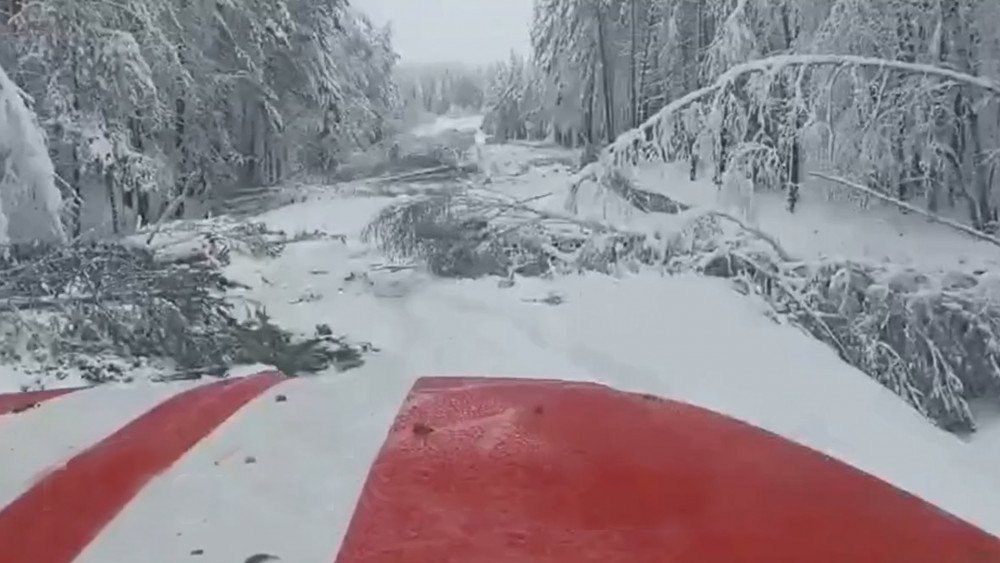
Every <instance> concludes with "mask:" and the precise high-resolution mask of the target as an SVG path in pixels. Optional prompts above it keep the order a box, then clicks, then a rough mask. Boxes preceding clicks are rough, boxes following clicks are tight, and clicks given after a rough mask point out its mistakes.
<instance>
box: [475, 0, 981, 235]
mask: <svg viewBox="0 0 1000 563" xmlns="http://www.w3.org/2000/svg"><path fill="white" fill-rule="evenodd" d="M997 23H1000V4H998V3H997V2H994V1H992V0H536V2H535V12H534V21H533V23H532V46H533V53H532V60H531V61H530V63H528V64H526V65H524V67H523V68H522V70H520V71H519V72H518V73H516V74H517V75H518V76H519V77H520V78H521V80H520V82H515V81H512V80H508V79H507V78H506V77H504V78H502V79H500V80H495V83H497V84H505V85H506V88H503V89H500V91H499V92H497V91H494V95H493V96H490V97H489V99H488V101H487V108H488V109H490V110H492V111H491V112H490V116H489V120H490V122H491V123H493V124H494V125H493V127H495V128H500V129H503V130H505V131H510V132H513V133H514V134H516V135H519V136H532V135H537V134H538V133H539V132H540V131H544V134H545V135H547V136H551V137H553V138H555V139H557V140H559V141H561V142H563V143H565V144H568V145H581V144H590V145H598V146H600V145H605V144H607V143H609V142H611V141H612V140H613V139H615V138H616V137H617V136H619V135H620V134H621V133H623V132H626V131H629V130H631V129H633V128H636V127H638V126H640V125H642V124H643V123H644V122H647V120H651V121H652V123H648V124H647V125H648V126H647V127H645V128H643V134H642V135H643V136H644V137H646V138H645V139H636V144H644V145H647V146H653V144H650V142H651V141H652V139H653V138H654V137H655V138H656V143H655V144H656V145H657V146H659V147H660V149H658V151H659V152H661V153H662V154H660V155H658V157H660V158H666V159H669V160H675V159H681V158H687V159H690V160H691V162H692V174H693V175H698V174H700V173H702V172H703V171H704V172H710V173H713V174H714V176H715V177H716V179H717V180H718V179H719V177H720V176H721V172H722V171H723V170H724V169H725V168H726V167H727V166H729V167H741V168H743V169H744V171H745V173H746V174H747V175H750V176H752V177H754V179H755V180H756V183H757V184H758V186H764V187H765V188H773V189H783V190H786V191H787V193H788V195H789V203H790V207H791V208H794V203H795V200H796V198H797V193H798V191H797V190H798V186H799V184H800V183H801V182H802V181H803V176H804V173H803V170H804V169H805V168H806V167H809V168H813V169H815V168H819V169H823V170H826V171H831V172H835V173H838V174H843V175H848V176H851V177H853V178H854V179H856V180H859V181H862V182H863V183H864V184H866V185H869V186H872V187H874V188H875V189H877V190H879V191H881V192H884V193H886V194H891V195H892V196H893V197H897V198H899V199H903V200H909V201H915V202H917V203H920V204H922V205H924V206H926V207H927V208H930V209H932V210H941V211H943V210H944V209H945V208H946V207H954V208H956V209H959V210H961V212H962V214H964V215H965V216H966V217H967V219H968V221H969V222H970V223H971V224H972V225H974V226H975V227H976V228H978V229H983V230H987V231H989V230H992V229H994V228H995V227H996V221H997V210H998V201H997V195H998V193H1000V178H998V174H997V173H996V172H997V165H998V163H1000V159H998V155H1000V151H998V150H997V147H998V146H1000V112H998V108H1000V104H998V95H997V92H996V91H995V90H991V89H990V88H984V87H983V84H980V82H979V81H980V79H985V82H989V81H990V80H992V79H995V78H996V77H997V76H1000V31H998V30H1000V26H997V25H996V24H997ZM790 55H794V56H797V57H799V58H797V59H794V60H793V59H788V58H787V57H788V56H790ZM781 57H786V58H785V59H781ZM831 57H832V58H831ZM838 57H840V58H838ZM851 57H854V58H853V59H852V58H851ZM865 61H867V62H865ZM885 61H892V62H895V63H902V64H895V65H886V64H884V62H885ZM741 65H743V66H741ZM507 66H509V65H507ZM734 69H735V70H734ZM933 69H944V70H948V71H954V72H955V73H958V74H956V75H952V76H950V77H949V76H945V75H943V74H941V73H937V72H927V71H928V70H933ZM502 72H503V73H509V70H508V69H505V70H503V71H502ZM959 75H960V76H961V78H960V79H956V78H955V77H956V76H959ZM970 79H971V80H970ZM515 84H516V86H515ZM706 88H707V89H708V90H705V91H704V92H701V93H700V94H699V92H700V91H701V90H703V89H706ZM702 94H704V95H702ZM686 96H689V97H690V98H689V99H686V98H685V97H686ZM633 156H634V155H633ZM706 164H712V168H711V169H709V170H703V169H704V165H706ZM758 189H759V188H758Z"/></svg>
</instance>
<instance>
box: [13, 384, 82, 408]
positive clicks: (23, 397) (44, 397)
mask: <svg viewBox="0 0 1000 563" xmlns="http://www.w3.org/2000/svg"><path fill="white" fill-rule="evenodd" d="M80 389H86V388H85V387H74V388H69V389H48V390H46V391H28V392H26V393H0V415H4V414H10V413H17V412H21V411H24V410H28V409H31V408H34V407H36V406H38V405H40V404H41V403H44V402H45V401H48V400H49V399H55V398H56V397H61V396H63V395H65V394H67V393H72V392H73V391H79V390H80Z"/></svg>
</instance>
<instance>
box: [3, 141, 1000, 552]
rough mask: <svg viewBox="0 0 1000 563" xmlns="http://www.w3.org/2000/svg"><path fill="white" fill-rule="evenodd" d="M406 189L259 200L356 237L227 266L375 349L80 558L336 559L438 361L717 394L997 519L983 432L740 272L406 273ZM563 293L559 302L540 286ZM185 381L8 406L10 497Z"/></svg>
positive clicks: (275, 220)
mask: <svg viewBox="0 0 1000 563" xmlns="http://www.w3.org/2000/svg"><path fill="white" fill-rule="evenodd" d="M497 150H501V149H497ZM530 154H531V150H530V148H527V147H515V148H511V149H510V150H508V151H507V152H505V153H502V154H500V155H496V154H494V157H495V158H498V159H499V162H497V166H496V167H495V168H496V170H498V171H500V172H501V174H500V176H499V177H498V178H496V179H495V181H494V187H495V188H496V189H499V190H505V191H508V192H510V193H516V194H517V195H518V196H526V195H530V194H532V193H546V192H550V191H555V190H559V189H565V187H566V186H567V184H568V171H567V169H566V168H565V167H564V166H562V165H559V164H551V163H550V164H545V165H543V166H534V167H532V166H527V165H526V164H525V163H524V162H523V161H522V160H521V159H522V158H523V157H524V155H530ZM390 201H392V200H391V199H390V198H387V197H383V196H375V197H361V196H359V195H358V193H357V191H352V190H338V189H337V188H334V187H331V188H328V189H326V190H325V191H322V192H320V193H316V194H314V197H311V198H310V199H309V200H308V201H306V202H302V203H296V204H294V205H291V206H287V207H284V208H281V209H278V210H275V211H271V212H268V213H266V214H264V215H263V216H261V217H259V219H260V220H262V221H264V222H266V223H268V224H269V225H270V226H271V227H273V228H277V229H283V230H285V231H287V232H290V233H292V232H297V231H312V230H323V231H325V232H328V233H339V234H343V235H345V239H344V240H343V241H340V240H313V241H307V242H299V243H295V244H291V245H289V246H288V248H286V249H285V251H284V252H283V253H282V254H281V255H280V256H278V257H276V258H273V259H268V260H254V259H251V258H248V257H243V256H235V257H234V260H233V263H232V264H231V265H230V266H229V270H228V273H229V274H230V275H231V276H232V277H234V278H235V279H237V280H238V281H241V282H243V283H245V284H247V285H248V286H249V287H250V289H249V290H246V291H245V295H244V296H245V297H246V298H247V299H249V300H253V301H256V302H259V303H261V304H263V305H264V306H266V307H267V309H268V311H269V313H270V314H271V315H272V316H273V317H274V318H275V319H276V320H277V321H278V322H279V323H280V324H283V325H285V326H288V327H290V328H293V329H301V330H303V331H308V332H311V331H312V330H313V328H314V327H315V326H316V325H317V324H321V323H322V324H327V325H329V326H330V327H331V328H332V329H333V330H334V331H335V332H342V333H344V334H347V335H348V336H349V337H350V338H351V339H354V340H362V341H370V342H371V343H373V344H374V345H375V346H377V347H378V348H379V349H380V351H379V352H377V353H374V354H372V355H370V356H369V357H367V358H366V363H365V364H364V365H363V366H362V367H360V368H358V369H354V370H350V371H348V372H345V373H342V374H334V373H330V374H325V375H321V376H317V377H310V378H303V379H297V380H292V381H288V382H285V383H283V384H282V385H281V386H279V387H278V388H276V389H273V390H271V391H268V392H266V393H265V394H264V395H263V396H262V397H261V398H260V399H259V400H256V401H254V402H252V403H250V404H249V405H247V406H246V407H244V408H243V409H242V410H240V411H239V412H238V413H237V416H235V417H234V418H232V419H230V420H229V421H227V422H225V423H224V424H223V426H222V427H220V428H219V430H218V431H217V432H214V433H212V434H211V435H209V436H208V437H207V438H206V439H205V440H204V441H203V442H201V443H200V444H199V445H198V447H197V448H195V449H194V450H193V451H191V452H190V453H188V454H187V455H185V456H184V457H182V458H181V460H180V461H179V462H178V464H177V465H175V466H174V467H172V468H171V469H170V470H169V471H167V472H166V473H164V474H162V475H160V476H159V477H158V478H156V479H154V480H153V481H152V482H151V483H150V484H149V485H148V486H147V487H146V488H145V489H144V490H143V492H142V493H141V495H139V496H138V497H137V498H136V499H135V500H134V501H133V502H131V503H130V504H129V505H128V506H127V507H126V508H125V510H124V512H122V514H121V515H120V516H119V517H117V518H115V519H114V520H113V521H112V522H111V524H110V525H109V526H108V527H107V528H106V529H105V530H104V531H103V532H102V533H101V535H100V536H99V537H98V538H97V539H96V540H95V541H94V542H93V543H91V544H90V545H89V547H88V548H87V549H86V551H85V552H84V553H83V555H82V556H81V557H80V558H79V559H78V561H80V562H83V563H98V562H100V563H108V562H111V563H115V562H118V561H121V562H123V563H124V562H125V561H145V562H148V563H168V562H169V563H173V562H176V561H179V560H182V558H185V559H184V560H186V557H188V556H191V555H192V554H198V555H201V554H204V555H205V557H206V558H205V559H204V560H206V561H220V562H222V561H243V560H245V559H246V558H247V557H248V556H250V555H252V554H254V553H273V554H280V555H281V557H282V559H281V560H282V561H295V562H300V561H301V562H312V561H329V557H330V555H331V554H332V553H335V552H336V551H337V548H338V546H339V545H340V541H341V539H342V537H343V535H344V533H345V530H346V526H347V524H348V522H349V519H350V517H351V514H352V512H353V509H354V503H355V500H356V499H357V496H358V494H359V492H360V490H361V486H362V484H363V480H364V477H365V474H366V472H367V468H368V467H369V466H370V464H371V463H372V461H373V460H374V458H375V455H376V453H377V450H378V448H379V446H380V445H381V443H382V440H383V439H384V437H385V435H386V431H387V428H388V427H389V425H390V424H391V421H392V419H393V417H394V416H395V415H396V413H397V410H398V408H399V405H400V403H401V401H402V400H403V399H404V397H405V396H406V394H407V392H408V390H409V389H410V387H411V386H412V384H413V383H414V381H415V380H416V379H417V378H418V377H420V376H425V375H487V376H513V377H541V378H560V379H570V380H586V381H597V382H602V383H606V384H609V385H611V386H614V387H616V388H619V389H622V390H626V391H637V392H644V393H652V394H656V395H661V396H664V397H669V398H672V399H677V400H681V401H685V402H689V403H692V404H695V405H699V406H704V407H708V408H710V409H713V410H717V411H720V412H723V413H727V414H729V415H731V416H733V417H736V418H738V419H741V420H744V421H747V422H750V423H752V424H754V425H757V426H759V427H762V428H764V429H767V430H770V431H773V432H775V433H777V434H779V435H782V436H785V437H787V438H790V439H792V440H795V441H797V442H799V443H801V444H804V445H807V446H810V447H812V448H814V449H816V450H819V451H822V452H825V453H828V454H830V455H832V456H834V457H836V458H839V459H841V460H844V461H846V462H848V463H850V464H852V465H854V466H856V467H858V468H860V469H862V470H864V471H867V472H870V473H872V474H875V475H877V476H879V477H881V478H883V479H885V480H887V481H889V482H891V483H893V484H895V485H897V486H899V487H901V488H903V489H905V490H907V491H909V492H912V493H914V494H915V495H917V496H919V497H921V498H923V499H925V500H928V501H930V502H932V503H934V504H936V505H938V506H939V507H941V508H943V509H945V510H947V511H949V512H952V513H954V514H956V515H958V516H960V517H962V518H963V519H966V520H968V521H969V522H972V523H974V524H976V525H978V526H980V527H982V528H983V529H985V530H987V531H989V532H991V533H993V534H1000V477H998V473H997V471H996V470H995V469H996V468H995V467H994V466H993V465H992V463H994V461H990V460H991V459H992V458H990V457H989V456H984V455H982V452H981V451H980V450H979V449H977V444H975V443H973V444H969V443H966V442H963V441H961V440H959V439H958V438H956V437H955V436H953V435H950V434H948V433H945V432H943V431H941V430H939V429H937V428H936V427H934V426H933V425H931V424H930V423H928V422H927V421H926V420H924V419H923V418H922V417H921V416H920V415H918V414H917V413H916V412H915V411H914V410H913V409H911V408H910V407H909V406H907V405H906V404H905V403H904V402H903V401H902V400H900V399H899V398H898V397H896V396H895V395H893V394H892V393H891V392H889V391H887V390H886V389H884V388H882V387H881V386H880V385H878V384H877V383H876V382H874V381H873V380H872V379H871V378H869V377H867V376H866V375H864V374H862V373H860V372H859V371H857V370H855V369H853V368H851V367H849V366H847V365H845V364H844V363H843V362H841V361H840V360H839V359H838V358H837V356H836V355H835V354H834V352H833V351H832V350H830V349H829V348H828V347H826V346H825V345H823V344H820V343H818V342H816V341H815V340H814V339H813V338H811V337H809V336H807V335H806V334H805V333H803V332H802V331H801V330H799V329H797V328H795V327H792V326H788V325H784V324H780V323H779V322H777V321H775V320H772V319H771V318H769V316H768V315H767V314H766V309H767V308H766V307H765V306H764V305H763V304H762V303H760V302H758V301H757V300H755V299H754V298H751V297H746V296H742V295H740V294H738V293H737V292H735V291H733V290H732V288H731V287H729V286H728V285H727V283H726V282H724V281H722V280H718V279H708V278H703V277H698V276H694V275H682V276H673V277H664V276H659V275H652V274H642V275H626V276H623V277H620V278H613V277H608V276H599V275H581V276H578V277H563V278H557V279H554V280H543V279H519V280H517V283H516V284H515V285H513V287H502V285H501V284H499V283H498V280H497V279H491V278H485V279H479V280H468V281H457V280H444V279H434V278H431V277H430V276H429V275H427V274H425V273H423V272H421V271H420V270H419V269H404V270H401V271H398V272H395V273H390V272H389V271H388V270H380V269H379V268H378V266H379V265H380V264H382V263H384V262H385V259H384V257H382V256H380V255H379V253H378V252H377V251H376V250H375V249H373V248H372V247H371V246H369V245H366V244H364V243H362V241H361V238H360V232H361V230H362V228H363V227H364V225H366V224H367V223H368V222H369V220H370V219H371V218H372V217H374V215H375V214H376V213H377V212H378V211H379V210H380V209H382V208H383V207H384V206H385V205H387V204H388V203H389V202H390ZM363 274H364V275H363ZM366 276H367V278H366ZM550 295H558V296H559V297H560V298H561V302H560V303H559V304H555V305H553V304H549V303H546V302H545V301H544V299H545V298H546V297H548V296H550ZM305 297H307V298H306V299H303V298H305ZM187 387H188V385H187V384H181V385H173V386H168V387H164V386H152V385H148V384H147V385H136V386H131V387H128V388H116V387H108V388H105V389H97V390H93V391H87V392H82V393H75V394H70V395H69V396H66V397H64V398H59V399H55V400H54V401H53V404H57V405H59V411H58V412H62V413H68V414H65V416H72V418H73V422H72V424H70V425H69V426H71V427H72V431H71V432H68V433H67V432H66V428H69V426H67V425H66V424H61V425H60V424H56V422H58V421H52V420H48V419H46V416H48V415H47V414H46V413H47V412H57V411H56V410H51V411H48V410H47V409H48V407H47V406H45V405H43V406H42V407H41V408H39V409H36V410H33V411H31V412H27V413H23V414H20V415H17V416H11V417H0V451H3V452H11V453H10V456H11V457H9V458H7V459H14V458H16V459H17V460H18V462H17V466H16V471H10V472H8V471H7V470H6V468H4V470H2V471H0V499H3V500H4V501H7V500H10V499H11V498H13V497H15V496H16V495H17V494H19V493H20V492H21V491H23V490H24V488H25V487H28V486H30V485H31V484H32V483H33V482H35V481H36V480H37V479H38V478H39V476H40V475H44V474H46V473H47V472H49V471H51V470H52V468H54V467H58V466H59V464H60V463H63V462H64V461H65V459H66V458H67V456H69V455H72V454H74V453H76V452H78V451H80V450H81V449H83V448H85V447H86V446H87V445H88V444H89V443H92V442H93V441H94V440H95V439H97V437H99V436H104V435H106V434H108V433H109V432H111V431H112V430H113V429H114V428H115V427H117V426H118V425H120V424H123V423H124V422H125V421H126V420H128V419H129V418H131V417H132V416H134V415H136V414H138V413H141V412H143V411H144V410H146V409H148V408H149V407H150V406H151V405H152V404H154V403H155V402H157V401H158V400H160V399H161V398H163V397H166V396H167V395H168V394H169V393H172V392H175V391H177V390H179V389H184V388H187ZM278 394H281V395H283V399H282V400H281V401H280V402H279V401H278V400H277V396H278ZM55 401H59V403H55ZM53 409H54V408H53ZM47 420H48V421H47ZM5 455H7V454H5ZM250 458H252V460H253V462H252V463H248V462H247V460H248V459H250ZM0 504H2V503H0ZM124 554H127V557H125V555H124ZM0 560H2V557H0ZM192 560H194V559H192Z"/></svg>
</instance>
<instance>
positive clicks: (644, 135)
mask: <svg viewBox="0 0 1000 563" xmlns="http://www.w3.org/2000/svg"><path fill="white" fill-rule="evenodd" d="M824 66H837V67H865V68H873V69H880V70H894V71H899V72H902V73H906V74H911V75H924V76H933V77H936V78H940V79H944V80H951V81H954V82H956V83H959V84H964V85H966V86H970V87H973V88H977V89H980V90H983V91H985V92H988V93H989V94H991V95H993V96H998V97H1000V84H998V83H996V82H994V81H992V80H989V79H987V78H983V77H978V76H972V75H970V74H966V73H963V72H959V71H956V70H952V69H948V68H943V67H938V66H934V65H929V64H920V63H909V62H904V61H897V60H890V59H881V58H876V57H862V56H856V55H819V54H802V55H796V54H792V55H775V56H770V57H766V58H762V59H757V60H752V61H749V62H745V63H741V64H738V65H735V66H733V67H731V68H729V69H728V70H726V71H725V72H723V73H722V74H720V75H719V76H718V78H716V79H715V81H714V82H713V83H712V84H710V85H708V86H705V87H704V88H700V89H698V90H695V91H693V92H689V93H688V94H686V95H684V96H682V97H680V98H678V99H676V100H674V101H672V102H670V103H668V104H667V105H666V106H664V107H663V108H662V109H661V110H660V111H658V112H657V113H656V114H655V115H653V116H652V117H650V118H649V119H647V120H646V121H645V122H643V123H642V125H639V126H638V127H636V128H635V129H632V130H630V131H626V132H625V133H622V134H621V135H620V136H619V137H618V138H617V139H616V140H615V142H614V143H612V144H610V145H609V146H608V147H607V148H606V149H605V151H606V153H607V154H608V155H609V156H611V157H612V159H613V160H614V161H615V162H618V163H619V164H620V163H621V162H619V161H620V160H621V158H622V157H621V156H620V155H622V154H624V153H629V151H630V150H632V149H634V148H635V147H636V146H637V145H640V144H643V143H645V142H646V140H647V139H648V138H651V137H654V136H655V135H656V134H657V131H661V130H669V127H667V124H668V122H669V121H670V120H671V119H675V118H676V116H678V115H679V114H680V113H681V112H682V110H684V109H686V108H688V107H689V106H691V105H692V104H695V103H697V102H701V101H703V100H706V99H708V98H712V97H717V96H718V95H719V93H720V91H722V90H723V89H725V88H726V87H728V86H730V85H732V84H733V83H734V82H735V81H737V79H740V78H742V77H745V76H747V75H753V74H763V75H767V76H776V75H777V74H779V73H780V72H782V71H783V70H786V69H790V68H795V67H824Z"/></svg>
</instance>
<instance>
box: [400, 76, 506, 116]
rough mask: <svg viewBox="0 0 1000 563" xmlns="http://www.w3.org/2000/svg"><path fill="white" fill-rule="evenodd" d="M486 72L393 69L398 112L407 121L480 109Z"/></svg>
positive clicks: (484, 92)
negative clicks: (394, 70) (397, 96)
mask: <svg viewBox="0 0 1000 563" xmlns="http://www.w3.org/2000/svg"><path fill="white" fill-rule="evenodd" d="M488 74H489V73H488V70H487V69H485V68H483V67H479V66H468V65H461V64H454V63H437V64H429V63H424V64H413V63H411V64H407V65H405V66H403V65H401V66H400V67H399V68H398V69H397V73H396V81H397V83H398V85H399V96H400V100H399V102H400V106H401V107H400V110H401V111H402V113H403V116H404V117H405V118H407V119H408V120H409V121H416V120H419V119H420V118H421V116H424V115H444V114H446V113H448V112H453V111H457V112H478V111H480V110H482V109H483V104H484V102H485V96H486V88H487V81H488V79H489V78H488Z"/></svg>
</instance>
